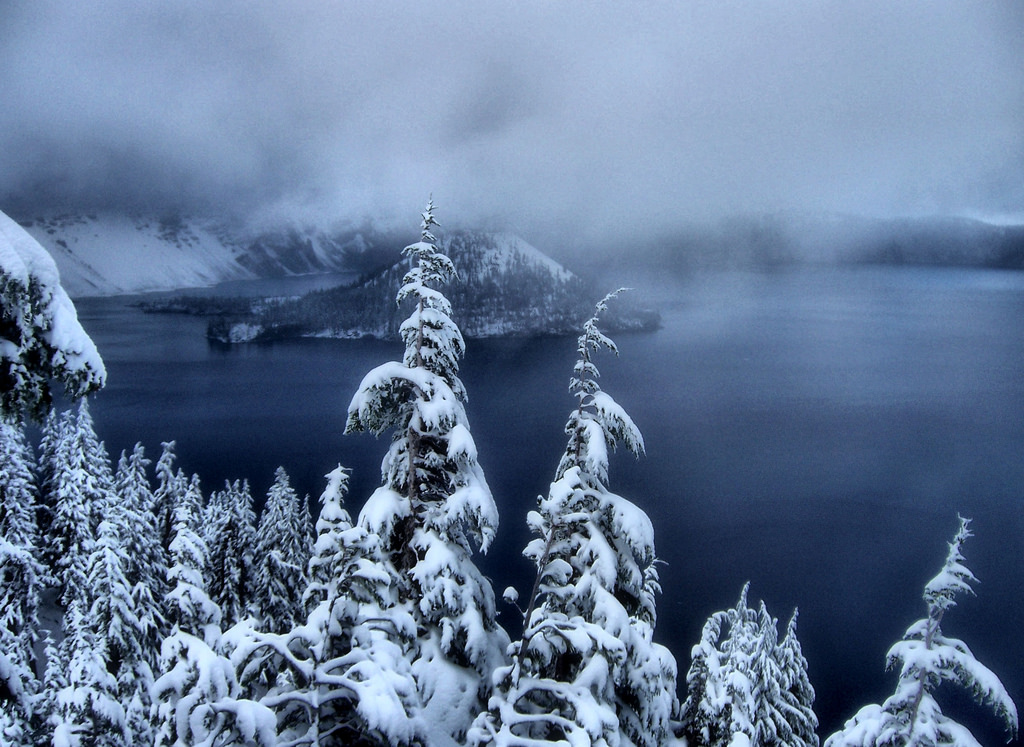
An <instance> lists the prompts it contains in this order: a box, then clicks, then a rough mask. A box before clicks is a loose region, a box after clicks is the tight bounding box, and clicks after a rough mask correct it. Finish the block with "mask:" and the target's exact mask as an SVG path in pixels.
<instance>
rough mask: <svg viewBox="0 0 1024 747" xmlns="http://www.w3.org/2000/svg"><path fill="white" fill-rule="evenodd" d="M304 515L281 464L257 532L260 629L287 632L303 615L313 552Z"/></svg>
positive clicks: (255, 583) (254, 606) (253, 602)
mask: <svg viewBox="0 0 1024 747" xmlns="http://www.w3.org/2000/svg"><path fill="white" fill-rule="evenodd" d="M303 518H304V515H303V511H302V507H301V506H300V505H299V497H298V495H296V493H295V490H294V489H293V488H292V486H291V483H290V482H289V480H288V473H287V472H285V470H284V467H278V468H277V471H276V472H275V473H274V484H273V485H271V486H270V490H269V491H268V492H267V502H266V504H265V505H264V507H263V512H262V513H261V514H260V522H259V529H258V530H257V532H256V553H255V556H254V557H255V566H254V568H253V594H252V600H251V607H252V611H253V614H254V615H255V616H256V617H257V618H258V619H259V621H260V625H259V628H260V630H263V631H267V632H269V633H284V632H285V631H287V630H291V629H292V627H293V626H294V625H295V623H296V622H298V621H299V619H300V618H301V617H302V612H303V607H302V598H301V595H300V590H301V589H305V588H306V585H307V578H306V572H307V566H308V565H309V551H310V543H309V534H308V531H307V529H306V527H304V526H303Z"/></svg>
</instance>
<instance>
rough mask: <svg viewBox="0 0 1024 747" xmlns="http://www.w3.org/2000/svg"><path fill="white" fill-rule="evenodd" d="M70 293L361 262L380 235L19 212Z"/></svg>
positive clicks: (203, 282) (187, 284)
mask: <svg viewBox="0 0 1024 747" xmlns="http://www.w3.org/2000/svg"><path fill="white" fill-rule="evenodd" d="M20 223H21V225H22V227H23V228H24V229H25V230H26V231H28V233H29V234H31V235H32V237H33V238H35V239H36V240H37V241H38V242H39V243H40V244H42V245H43V246H44V247H45V248H46V249H47V250H48V251H49V252H50V254H51V256H53V258H54V260H55V261H56V263H57V266H58V268H59V269H60V274H61V278H62V279H63V283H64V287H65V288H66V289H67V291H68V293H69V294H70V295H71V296H73V297H81V296H102V295H114V294H118V293H141V292H145V291H153V290H171V289H177V288H194V287H199V286H207V285H213V284H215V283H220V282H224V281H227V280H242V279H246V278H256V277H275V276H283V275H297V274H306V273H315V272H332V271H337V270H348V269H352V268H353V267H356V268H359V266H360V263H361V261H365V260H364V258H365V257H366V256H367V255H369V254H372V253H373V251H374V249H375V248H376V245H377V244H379V243H381V237H380V236H374V235H372V234H371V235H368V234H367V233H366V232H365V231H360V230H358V229H355V228H348V229H339V230H337V231H333V232H329V231H324V230H321V229H318V228H311V227H305V226H299V225H282V226H277V227H274V228H272V229H270V230H253V229H251V228H246V227H235V226H231V225H229V224H226V223H220V222H217V221H212V220H202V219H197V218H189V217H182V216H178V215H171V216H163V217H155V216H149V215H126V214H77V213H63V214H51V215H40V216H35V217H32V218H22V219H21V221H20Z"/></svg>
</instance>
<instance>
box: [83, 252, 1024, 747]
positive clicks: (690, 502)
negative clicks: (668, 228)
mask: <svg viewBox="0 0 1024 747" xmlns="http://www.w3.org/2000/svg"><path fill="white" fill-rule="evenodd" d="M235 290H239V289H233V291H235ZM662 291H663V292H664V289H662ZM261 292H271V293H274V292H288V291H275V290H272V289H271V290H269V291H268V290H261ZM670 295H671V296H672V297H673V299H674V303H673V305H672V308H671V309H670V310H669V311H667V312H666V313H665V314H664V328H663V329H661V330H660V331H658V332H656V333H653V334H635V335H624V336H620V337H618V338H617V341H618V342H619V346H620V349H621V352H622V355H621V357H620V358H618V359H616V358H613V357H611V356H606V357H604V358H600V359H599V360H598V365H599V367H600V368H601V370H602V373H603V377H602V383H603V385H604V386H605V388H606V389H607V391H608V392H609V393H610V394H612V395H613V396H614V397H616V398H617V399H618V400H619V401H620V402H621V403H622V404H623V405H624V406H625V407H626V409H627V411H629V412H630V413H631V415H632V416H633V417H634V419H635V420H636V422H637V424H638V425H639V426H640V428H641V430H642V431H643V432H644V436H645V438H646V442H647V447H648V453H647V456H646V458H644V459H641V460H639V461H635V460H633V459H632V458H629V457H628V456H620V457H618V458H617V459H616V460H615V461H614V462H613V465H612V470H611V488H612V489H613V490H615V491H616V492H618V493H620V494H621V495H623V496H625V497H627V498H630V499H632V500H634V501H635V502H636V503H638V504H640V505H641V506H643V507H644V508H645V509H646V510H647V511H648V513H649V514H650V515H651V518H652V519H653V521H654V525H655V528H656V531H657V540H658V549H659V552H660V554H661V556H662V558H663V559H664V560H665V561H666V562H667V566H666V567H665V568H664V569H663V572H662V580H663V585H664V587H665V593H664V594H663V596H662V598H661V600H660V602H659V612H660V622H659V628H658V637H659V639H660V640H661V641H662V642H664V643H666V644H667V645H669V646H670V648H671V649H672V650H673V652H674V653H675V655H676V658H677V660H678V661H679V664H680V668H681V670H682V673H681V674H684V673H685V670H686V667H687V666H688V663H689V649H690V646H692V645H693V644H694V643H695V642H696V641H697V638H698V636H699V632H700V628H701V625H702V624H703V622H704V619H705V618H706V617H707V615H709V614H710V613H711V612H713V611H714V610H717V609H723V608H726V607H728V606H731V605H732V604H733V603H734V602H735V600H736V597H737V595H738V594H739V591H740V587H741V585H742V584H743V583H744V582H745V581H747V580H750V581H751V582H752V583H751V596H752V598H753V599H755V600H756V599H759V598H764V600H765V601H766V603H767V604H768V607H769V609H770V611H772V612H773V613H774V614H775V615H776V616H778V617H780V618H788V616H789V614H790V612H791V610H792V608H793V607H795V606H799V608H800V623H799V633H800V639H801V641H802V643H803V646H804V653H805V654H806V656H807V658H808V660H809V662H810V667H811V679H812V682H813V683H814V685H815V687H816V689H817V691H818V703H817V707H816V710H817V712H818V714H819V717H820V718H821V721H822V733H823V734H827V733H829V732H830V731H831V730H833V729H835V728H836V727H838V726H839V725H840V724H841V722H842V721H843V720H844V719H845V718H847V717H849V716H851V715H852V714H853V713H854V712H855V710H856V709H857V708H859V707H860V706H861V705H864V704H866V703H867V702H880V701H881V699H883V698H885V697H886V696H887V695H888V694H890V693H891V691H892V688H893V686H894V684H895V679H894V676H893V675H891V674H886V673H885V672H884V671H883V669H884V657H885V653H886V651H887V650H888V647H889V646H890V645H891V643H893V642H894V641H895V640H896V639H897V638H899V637H900V636H901V635H902V634H903V631H904V630H905V629H906V627H907V626H908V625H909V624H910V623H911V622H913V621H914V620H915V619H917V617H919V616H920V615H921V614H922V613H923V610H924V605H923V602H922V601H921V598H920V595H921V590H922V588H923V585H924V583H925V582H926V581H927V580H928V579H929V578H931V576H932V575H934V573H935V572H936V571H937V570H938V568H939V567H940V565H941V563H942V561H943V559H944V557H945V552H946V545H945V543H946V541H948V540H949V539H950V537H951V536H952V534H953V532H954V530H955V528H956V514H957V512H958V511H959V512H961V513H963V514H964V515H966V516H970V517H973V519H974V524H973V528H974V530H975V532H976V536H975V537H974V538H973V539H971V540H970V541H969V543H968V544H967V546H966V548H965V554H966V556H967V561H968V566H969V567H970V568H971V569H972V570H974V572H975V573H976V574H977V575H978V577H979V579H980V580H981V583H980V584H979V585H978V587H977V591H978V597H977V598H970V599H963V600H961V603H960V606H958V607H957V608H956V609H955V610H953V611H951V612H950V613H949V615H948V617H947V618H946V620H945V621H944V623H943V626H944V630H946V632H947V633H948V634H950V635H957V636H960V637H963V638H964V639H965V640H966V642H967V643H968V644H969V645H970V646H971V648H972V650H973V651H974V652H975V654H976V655H977V656H978V658H979V659H980V660H981V661H982V662H983V663H985V664H987V665H988V666H990V667H991V668H992V669H993V670H995V672H996V673H997V674H998V675H999V676H1000V677H1001V678H1002V679H1003V682H1004V683H1005V684H1006V685H1007V687H1008V688H1009V690H1010V693H1011V695H1012V696H1014V698H1015V699H1016V700H1017V701H1018V705H1019V706H1022V707H1024V651H1022V646H1021V644H1020V643H1019V636H1018V632H1019V631H1020V630H1021V629H1022V628H1024V594H1022V593H1021V591H1020V589H1021V580H1022V579H1024V510H1022V509H1024V459H1022V458H1021V457H1022V454H1024V335H1022V334H1021V331H1022V327H1021V325H1022V321H1021V320H1024V276H1022V275H1020V274H1014V273H1000V272H987V271H954V270H942V269H924V270H920V269H914V270H905V269H878V268H867V269H816V270H804V271H798V272H791V273H773V274H741V273H734V274H721V275H707V276H702V277H698V278H695V279H693V280H692V281H690V282H688V283H687V284H685V285H681V286H680V287H678V288H674V289H671V294H670ZM79 311H80V316H81V318H82V321H83V324H84V326H85V327H86V329H87V330H88V331H89V332H90V334H92V335H93V337H94V339H95V340H96V342H97V344H98V346H99V348H100V351H101V353H102V354H103V355H104V359H105V360H106V363H107V366H108V369H109V382H110V383H109V386H108V388H107V389H106V390H105V391H104V392H103V393H102V394H101V395H99V396H98V397H97V398H96V401H95V405H94V408H93V412H94V415H95V417H96V420H97V428H98V430H99V431H100V435H101V437H103V438H104V439H105V440H106V442H107V445H108V447H110V449H111V451H113V452H117V451H119V450H120V449H122V448H129V447H130V446H131V445H132V444H133V443H134V442H135V441H136V440H141V441H142V442H143V443H144V444H145V445H146V447H147V448H148V450H149V452H150V453H151V455H153V456H154V457H155V455H156V454H158V453H159V443H160V441H162V440H169V439H172V438H173V439H177V441H178V452H179V454H180V456H181V463H182V465H183V467H184V468H185V469H186V470H188V471H197V472H199V473H200V475H201V476H202V477H203V479H204V485H205V486H206V489H207V490H210V489H213V488H218V487H219V486H220V484H221V483H222V481H223V480H225V479H234V478H237V477H248V478H249V479H250V481H251V482H252V484H253V486H254V489H255V492H257V493H259V492H261V491H265V490H266V488H267V487H269V485H270V483H271V481H272V478H273V471H274V468H275V467H276V466H277V465H278V464H282V465H284V466H285V467H286V468H287V469H288V470H289V473H290V474H291V475H292V477H293V481H294V483H295V484H296V485H297V487H298V488H299V489H300V490H304V491H307V492H309V493H310V494H311V495H313V496H317V495H319V492H320V491H321V490H322V488H323V478H322V476H323V475H324V474H325V473H327V472H328V471H329V470H331V469H332V468H333V467H334V466H335V465H336V464H337V463H338V462H339V461H340V462H342V463H344V464H346V465H347V466H351V467H354V468H355V472H354V474H353V479H352V493H351V496H352V501H351V503H352V505H353V507H357V506H358V505H359V504H361V502H362V500H363V499H365V497H366V496H367V495H369V493H370V492H371V490H372V489H373V487H375V486H376V485H377V484H378V481H379V465H380V460H381V458H382V457H383V454H384V451H385V449H386V440H381V441H378V440H375V439H373V438H371V437H368V436H365V435H364V436H348V437H345V436H342V429H343V426H344V419H345V411H346V408H347V405H348V401H349V398H350V397H351V395H352V393H353V392H354V391H355V389H356V387H357V385H358V383H359V381H360V380H361V378H362V376H363V375H364V374H365V373H366V372H367V371H368V370H369V369H370V368H372V367H373V366H375V365H377V364H379V363H382V362H384V361H386V360H391V359H395V358H398V357H399V356H400V355H401V350H400V348H399V346H398V345H396V344H394V343H384V342H372V341H325V340H306V341H295V342H286V343H277V344H274V345H270V346H255V345H252V346H244V347H240V348H235V349H224V348H220V347H216V348H214V347H210V346H209V345H208V344H207V342H206V340H205V339H204V337H203V330H204V329H205V320H202V319H195V318H190V317H182V316H147V315H143V314H141V313H140V312H138V311H137V310H135V309H133V308H131V307H130V306H128V305H127V299H105V300H104V299H93V300H88V301H83V302H80V303H79ZM574 348H575V341H574V340H571V339H540V340H488V341H470V342H469V345H468V352H467V357H466V360H465V363H464V367H463V378H464V380H465V382H466V385H467V388H468V391H469V395H470V402H469V405H468V411H469V416H470V422H471V425H472V428H473V433H474V436H475V438H476V440H477V443H478V447H479V450H480V461H481V464H482V465H483V466H484V469H485V471H486V474H487V477H488V480H489V482H490V485H491V488H492V490H493V492H494V494H495V497H496V499H497V501H498V503H499V508H500V510H501V517H502V521H503V524H502V527H501V530H500V533H499V538H498V541H497V542H496V544H495V546H494V549H493V550H492V552H491V554H490V556H489V557H488V558H486V559H484V560H483V561H481V565H482V566H483V567H484V569H485V572H486V573H488V574H489V575H490V576H491V578H492V579H493V581H494V585H495V587H496V588H497V589H499V590H500V589H503V588H504V587H505V586H506V585H508V584H510V583H514V584H517V585H519V586H520V589H521V590H522V588H523V586H525V585H526V583H527V578H528V577H529V568H528V566H527V564H526V563H525V561H523V560H521V559H520V557H519V553H520V551H521V549H522V547H523V546H524V545H525V543H526V541H527V539H528V535H527V532H526V528H525V515H526V512H527V511H528V510H529V509H531V508H532V507H533V504H534V500H535V498H536V496H537V495H538V494H539V493H541V492H543V491H546V489H547V483H548V481H549V480H550V477H551V475H552V473H553V472H554V468H555V465H556V464H557V461H558V457H559V454H560V451H561V448H562V446H563V439H564V435H563V433H562V426H563V424H564V421H565V417H566V415H567V414H568V411H569V409H570V408H571V407H572V405H573V403H572V401H571V400H570V398H569V396H568V392H567V383H568V378H569V375H570V373H571V368H572V363H573V359H574V354H575V351H574ZM115 456H116V453H115ZM504 622H505V624H506V625H507V626H508V627H509V628H510V629H513V632H514V628H515V626H516V624H517V622H516V620H515V619H514V617H513V616H512V615H507V616H506V618H505V620H504ZM945 702H948V701H945ZM974 718H975V720H973V721H969V723H970V725H971V727H972V728H973V729H974V730H975V733H976V735H977V736H978V737H979V739H981V741H982V742H983V743H1001V742H1002V735H1001V733H1000V732H999V730H998V725H997V723H996V722H995V719H992V718H990V717H988V716H986V715H985V714H984V713H983V712H982V713H980V715H979V714H978V713H975V714H974Z"/></svg>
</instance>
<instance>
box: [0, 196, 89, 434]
mask: <svg viewBox="0 0 1024 747" xmlns="http://www.w3.org/2000/svg"><path fill="white" fill-rule="evenodd" d="M105 381H106V371H105V369H104V367H103V361H102V359H101V358H100V356H99V353H98V352H97V351H96V346H95V345H94V344H93V341H92V340H91V339H90V338H89V336H88V335H87V334H86V333H85V330H83V329H82V325H81V324H80V323H79V321H78V315H77V313H76V312H75V307H74V304H73V303H72V302H71V299H70V298H68V295H67V293H66V292H65V291H64V289H63V288H62V287H61V284H60V274H59V273H58V272H57V265H56V264H55V263H54V261H53V258H52V257H51V256H50V255H49V253H47V251H46V250H45V249H43V247H42V246H40V244H39V242H37V241H36V240H35V239H33V238H32V237H31V236H29V234H28V233H27V232H26V231H25V230H24V229H23V228H22V227H21V226H19V225H18V224H17V223H15V222H14V221H13V220H11V219H10V218H9V217H8V216H6V215H4V214H3V213H0V415H13V416H15V417H20V416H21V415H22V414H27V415H29V416H30V417H33V418H39V417H42V416H43V415H44V414H45V413H46V411H47V410H49V408H50V406H51V403H52V400H53V395H52V391H51V390H52V384H53V382H57V383H59V384H61V385H62V386H63V389H64V391H65V393H66V394H67V395H68V396H69V397H71V398H78V397H81V396H84V395H86V394H88V393H90V392H93V391H95V390H97V389H99V388H101V387H102V386H103V384H104V382H105Z"/></svg>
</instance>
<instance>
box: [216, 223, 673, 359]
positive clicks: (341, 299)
mask: <svg viewBox="0 0 1024 747" xmlns="http://www.w3.org/2000/svg"><path fill="white" fill-rule="evenodd" d="M445 247H446V251H447V252H448V254H449V256H450V257H451V258H452V261H453V262H454V264H455V268H456V270H457V271H458V274H459V276H458V279H456V280H454V281H452V282H451V283H449V284H448V285H447V286H446V287H445V295H446V296H447V297H448V299H449V300H450V301H451V303H452V315H453V317H454V318H456V319H458V323H459V326H460V327H461V329H462V332H463V334H464V335H465V336H466V337H498V336H506V335H538V334H565V333H570V332H574V331H575V330H576V329H577V328H578V327H579V324H580V323H581V321H582V320H583V319H584V318H586V314H587V313H588V312H589V310H590V306H591V305H592V301H593V299H594V298H595V297H597V295H600V294H599V293H598V292H597V291H595V290H592V289H590V288H588V287H587V285H586V284H585V283H584V281H583V280H581V279H580V278H579V277H577V276H576V275H574V274H573V273H572V272H570V271H569V270H567V269H566V268H564V267H562V266H561V265H560V264H558V263H557V262H555V261H554V260H553V259H551V258H550V257H548V256H547V255H545V254H544V253H542V252H541V251H539V250H538V249H536V248H535V247H533V246H531V245H530V244H528V243H526V242H525V241H523V240H522V239H521V238H519V237H517V236H513V235H511V234H493V233H476V232H467V233H454V234H451V235H450V236H449V237H448V238H447V240H446V241H445ZM405 271H406V263H405V262H404V261H399V262H396V263H395V264H393V265H392V266H391V267H389V268H387V269H386V270H384V271H382V272H379V273H377V274H375V275H373V276H370V277H367V278H364V279H363V280H362V282H359V283H357V284H356V285H353V286H347V287H341V288H332V289H329V290H323V291H315V292H313V293H309V294H307V295H305V296H302V297H301V298H298V299H290V300H283V301H279V302H275V303H264V304H262V305H261V307H260V308H258V309H257V310H255V311H254V312H253V313H252V314H250V315H247V316H244V317H241V318H235V319H219V320H217V321H215V322H214V323H212V324H211V325H210V336H211V337H212V338H214V339H217V340H221V341H223V342H247V341H252V340H273V339H281V338H286V337H377V338H396V337H397V336H398V327H399V324H400V323H401V320H402V319H404V318H405V316H407V315H408V310H403V309H401V308H399V307H398V306H397V305H396V304H395V295H396V293H397V291H398V288H399V285H400V284H401V281H402V277H403V276H404V274H405ZM595 294H597V295H595ZM610 322H611V324H612V325H613V326H615V327H616V328H618V329H623V328H633V329H641V328H651V327H655V326H657V324H658V317H657V315H656V314H654V313H653V312H643V311H639V310H637V309H631V308H629V307H628V306H626V305H623V307H621V308H620V312H619V314H618V316H617V317H615V318H614V319H611V320H610Z"/></svg>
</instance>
